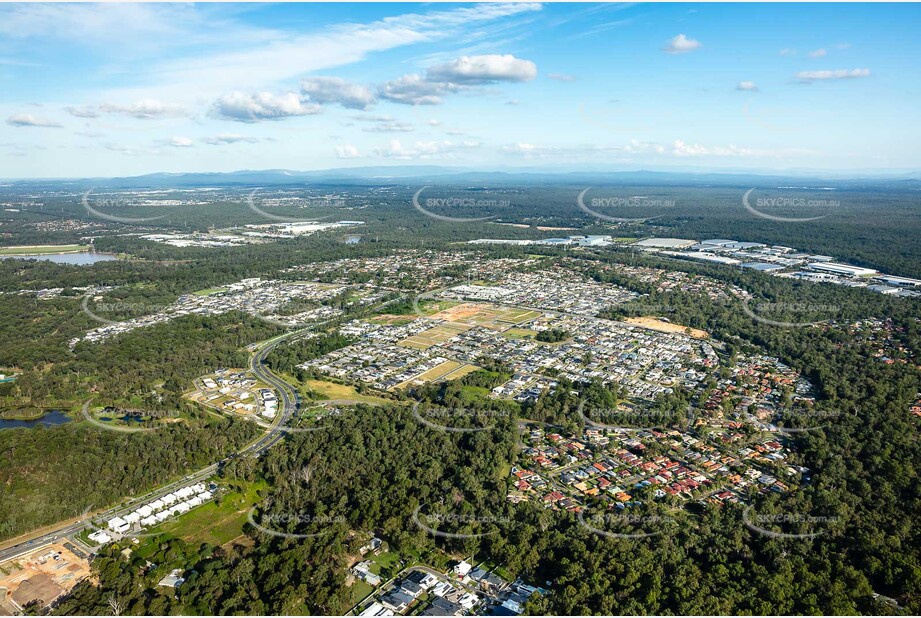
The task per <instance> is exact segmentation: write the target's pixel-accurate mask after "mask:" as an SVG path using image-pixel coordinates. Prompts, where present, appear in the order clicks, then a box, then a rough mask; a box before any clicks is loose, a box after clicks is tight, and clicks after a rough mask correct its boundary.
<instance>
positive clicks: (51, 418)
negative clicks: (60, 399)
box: [0, 410, 74, 430]
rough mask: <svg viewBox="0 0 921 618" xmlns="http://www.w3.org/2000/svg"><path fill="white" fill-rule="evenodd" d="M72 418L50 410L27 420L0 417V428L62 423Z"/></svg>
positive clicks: (68, 421) (70, 420) (71, 420)
mask: <svg viewBox="0 0 921 618" xmlns="http://www.w3.org/2000/svg"><path fill="white" fill-rule="evenodd" d="M73 420H74V419H72V418H70V417H69V416H67V415H66V414H64V413H63V412H61V411H60V410H52V411H51V412H49V413H48V414H46V415H44V416H43V417H41V418H36V419H31V420H28V421H24V420H19V419H5V418H0V430H3V429H14V428H16V427H27V428H28V427H36V426H38V425H64V424H65V423H70V422H73Z"/></svg>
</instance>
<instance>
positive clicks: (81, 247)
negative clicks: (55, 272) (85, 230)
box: [0, 245, 90, 255]
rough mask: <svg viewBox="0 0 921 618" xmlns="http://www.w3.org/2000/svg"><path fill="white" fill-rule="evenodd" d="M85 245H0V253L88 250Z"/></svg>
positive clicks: (37, 253)
mask: <svg viewBox="0 0 921 618" xmlns="http://www.w3.org/2000/svg"><path fill="white" fill-rule="evenodd" d="M89 250H90V247H88V246H85V245H24V246H21V247H0V255H44V254H46V253H82V252H83V251H89Z"/></svg>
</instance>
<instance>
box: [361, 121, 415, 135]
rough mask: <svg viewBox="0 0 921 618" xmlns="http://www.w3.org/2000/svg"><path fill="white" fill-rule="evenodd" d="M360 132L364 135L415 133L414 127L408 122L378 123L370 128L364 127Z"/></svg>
mask: <svg viewBox="0 0 921 618" xmlns="http://www.w3.org/2000/svg"><path fill="white" fill-rule="evenodd" d="M362 131H364V132H366V133H409V132H410V131H415V127H413V125H411V124H410V123H408V122H397V121H392V122H379V123H376V124H374V125H373V126H370V127H365V128H364V129H362Z"/></svg>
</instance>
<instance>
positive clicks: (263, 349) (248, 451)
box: [0, 324, 319, 562]
mask: <svg viewBox="0 0 921 618" xmlns="http://www.w3.org/2000/svg"><path fill="white" fill-rule="evenodd" d="M317 326H319V325H318V324H314V325H312V326H311V327H310V328H303V329H299V330H296V331H291V332H289V333H285V334H283V335H279V336H277V337H274V338H272V339H269V340H268V341H265V342H263V343H261V344H260V345H259V346H258V347H257V348H256V349H255V350H254V352H253V356H252V358H251V359H250V369H251V370H252V371H253V373H254V374H255V375H256V376H257V377H258V378H259V379H260V380H262V381H263V382H265V383H266V384H269V385H270V386H272V387H274V388H275V389H277V390H278V392H279V395H280V396H281V401H282V403H283V406H282V407H281V409H280V412H279V414H278V415H277V416H276V417H275V418H274V419H273V421H272V423H271V424H268V423H266V424H265V425H264V426H265V427H266V429H267V431H266V433H264V434H262V435H261V436H259V438H257V439H256V440H254V441H253V442H251V443H249V444H247V445H246V446H245V447H243V448H242V449H240V451H239V452H237V453H236V454H235V456H237V457H241V456H247V455H259V454H261V453H264V452H265V451H266V449H268V448H270V447H271V446H273V445H274V444H276V443H277V442H278V441H279V440H281V438H282V437H283V436H284V434H285V430H286V429H287V427H288V424H289V423H290V422H291V420H292V419H293V418H294V417H295V415H296V414H297V409H298V397H297V392H296V391H295V390H294V388H293V387H292V386H291V385H290V384H288V383H287V382H285V381H284V380H282V379H281V378H279V377H278V376H277V375H275V374H274V373H272V371H271V370H269V369H268V368H267V367H266V366H265V365H264V362H265V358H266V356H268V355H269V353H270V352H271V351H272V350H274V349H275V347H276V346H278V345H279V344H280V343H282V342H283V341H286V340H289V339H294V338H297V337H298V336H301V335H303V334H305V333H307V332H309V331H310V330H312V329H314V328H316V327H317ZM220 463H223V461H221V462H219V463H214V464H211V465H209V466H205V467H204V468H202V469H200V470H198V471H196V472H193V473H192V474H190V475H188V476H186V477H184V478H182V479H179V480H177V481H173V482H172V483H169V484H167V485H163V486H161V487H158V488H157V489H155V490H153V491H150V492H148V493H146V494H144V495H142V496H136V497H134V498H132V499H131V500H129V501H128V502H127V503H125V504H122V505H120V506H117V507H113V508H110V509H108V510H105V511H102V512H99V513H95V514H92V515H91V514H90V513H89V512H88V511H87V512H84V513H83V514H82V515H81V516H80V517H79V518H76V519H72V520H68V521H66V522H61V523H59V524H56V525H53V526H50V527H48V528H43V529H41V532H40V533H39V534H38V535H34V534H33V535H32V536H31V538H27V539H24V540H22V541H20V542H17V543H15V544H13V545H3V544H0V547H3V549H0V562H4V561H6V560H9V559H10V558H15V557H16V556H19V555H20V554H23V553H26V552H29V551H31V550H33V549H35V548H37V547H41V546H43V545H45V544H47V543H52V542H54V541H58V540H63V539H65V538H66V537H69V536H72V535H74V534H77V533H79V532H81V531H82V530H83V529H85V528H86V527H87V526H88V525H89V524H90V522H91V521H92V520H94V519H95V520H102V521H108V520H109V519H112V518H113V517H118V516H120V515H125V514H127V513H129V512H131V511H133V510H134V509H136V508H137V507H138V506H139V505H140V504H143V503H146V502H149V501H152V500H156V499H157V498H159V497H161V496H165V495H166V494H169V493H172V492H173V491H175V490H176V489H178V488H180V487H183V486H185V485H191V484H195V483H198V482H200V481H204V480H205V479H208V478H210V477H212V476H214V475H215V474H216V473H217V471H218V466H219V465H220ZM10 542H11V541H7V543H10Z"/></svg>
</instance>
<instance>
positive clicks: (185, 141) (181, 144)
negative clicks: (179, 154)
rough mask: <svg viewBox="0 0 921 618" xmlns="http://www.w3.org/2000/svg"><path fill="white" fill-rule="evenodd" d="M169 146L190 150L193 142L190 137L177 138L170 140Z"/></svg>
mask: <svg viewBox="0 0 921 618" xmlns="http://www.w3.org/2000/svg"><path fill="white" fill-rule="evenodd" d="M169 145H170V146H173V147H174V148H189V147H190V146H192V145H193V142H192V140H190V139H189V138H188V137H182V136H176V137H173V138H171V139H170V141H169Z"/></svg>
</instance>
